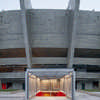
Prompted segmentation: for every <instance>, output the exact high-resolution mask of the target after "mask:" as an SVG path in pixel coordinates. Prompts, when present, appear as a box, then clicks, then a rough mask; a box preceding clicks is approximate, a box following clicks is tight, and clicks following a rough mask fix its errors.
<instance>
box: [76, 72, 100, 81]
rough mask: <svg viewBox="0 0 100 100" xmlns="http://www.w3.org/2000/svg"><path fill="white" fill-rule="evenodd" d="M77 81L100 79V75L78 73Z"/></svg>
mask: <svg viewBox="0 0 100 100" xmlns="http://www.w3.org/2000/svg"><path fill="white" fill-rule="evenodd" d="M76 78H77V79H100V73H88V72H76Z"/></svg>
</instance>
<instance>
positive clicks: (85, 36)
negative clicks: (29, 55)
mask: <svg viewBox="0 0 100 100" xmlns="http://www.w3.org/2000/svg"><path fill="white" fill-rule="evenodd" d="M68 16H70V14H69V11H66V10H36V9H34V10H28V11H27V21H28V30H29V34H30V37H31V38H30V39H31V40H32V41H31V43H32V47H52V48H53V47H56V48H67V47H68V44H69V32H68V31H67V29H68ZM70 17H71V16H70ZM78 17H79V18H78V30H77V41H76V46H75V47H76V48H91V49H100V44H99V43H100V28H99V27H100V13H99V12H93V11H80V12H79V16H78ZM0 20H1V22H0V36H1V37H0V45H1V46H0V49H6V48H24V47H25V46H24V36H23V33H22V26H21V12H20V11H8V12H2V13H0Z"/></svg>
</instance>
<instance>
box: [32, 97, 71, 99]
mask: <svg viewBox="0 0 100 100" xmlns="http://www.w3.org/2000/svg"><path fill="white" fill-rule="evenodd" d="M31 100H69V99H67V98H66V97H34V98H33V99H31Z"/></svg>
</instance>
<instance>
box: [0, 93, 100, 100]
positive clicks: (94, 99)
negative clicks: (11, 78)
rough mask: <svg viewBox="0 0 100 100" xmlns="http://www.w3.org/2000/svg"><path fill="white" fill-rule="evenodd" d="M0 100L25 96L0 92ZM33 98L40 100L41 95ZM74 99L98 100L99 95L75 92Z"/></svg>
mask: <svg viewBox="0 0 100 100" xmlns="http://www.w3.org/2000/svg"><path fill="white" fill-rule="evenodd" d="M95 94H100V93H95ZM44 98H45V99H44ZM44 98H43V100H68V99H66V98H65V97H62V98H61V97H58V98H54V97H49V98H48V97H44ZM0 100H25V98H24V93H23V92H20V93H14V94H11V93H1V92H0ZM33 100H42V99H41V97H39V98H34V99H33ZM76 100H100V97H99V96H92V95H89V94H85V93H79V92H76Z"/></svg>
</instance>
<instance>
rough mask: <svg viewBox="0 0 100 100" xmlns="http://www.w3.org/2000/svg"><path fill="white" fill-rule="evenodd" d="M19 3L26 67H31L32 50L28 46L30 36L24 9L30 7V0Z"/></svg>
mask: <svg viewBox="0 0 100 100" xmlns="http://www.w3.org/2000/svg"><path fill="white" fill-rule="evenodd" d="M20 5H21V9H22V10H21V17H22V31H23V33H24V43H25V52H26V59H27V65H28V68H31V67H32V51H31V46H30V44H31V43H30V38H29V32H28V27H27V18H26V9H31V3H30V0H20Z"/></svg>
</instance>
